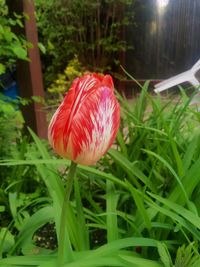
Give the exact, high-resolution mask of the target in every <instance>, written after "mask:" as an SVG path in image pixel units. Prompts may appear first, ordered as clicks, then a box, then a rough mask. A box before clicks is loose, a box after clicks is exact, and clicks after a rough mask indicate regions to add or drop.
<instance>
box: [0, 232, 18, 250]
mask: <svg viewBox="0 0 200 267" xmlns="http://www.w3.org/2000/svg"><path fill="white" fill-rule="evenodd" d="M14 243H15V241H14V236H13V235H12V234H11V232H10V231H9V230H8V228H5V227H3V228H1V231H0V250H1V253H2V252H8V251H9V250H10V249H11V247H12V246H13V245H14Z"/></svg>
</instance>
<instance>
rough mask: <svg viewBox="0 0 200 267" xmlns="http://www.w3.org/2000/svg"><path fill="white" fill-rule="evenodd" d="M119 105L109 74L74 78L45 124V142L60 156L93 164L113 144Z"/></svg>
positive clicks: (85, 163) (81, 162)
mask: <svg viewBox="0 0 200 267" xmlns="http://www.w3.org/2000/svg"><path fill="white" fill-rule="evenodd" d="M119 110H120V109H119V104H118V102H117V100H116V98H115V96H114V93H113V82H112V78H111V76H109V75H106V76H100V75H98V74H87V75H84V76H83V77H81V78H79V79H76V80H75V81H74V82H73V84H72V86H71V88H70V90H69V92H68V93H67V95H66V97H65V98H64V100H63V102H62V103H61V105H60V107H59V108H58V110H57V111H56V113H55V114H54V116H53V117H52V120H51V122H50V125H49V129H48V133H49V141H50V144H51V145H52V147H53V148H54V149H55V151H56V152H57V153H58V154H59V155H61V156H62V157H66V158H69V159H71V160H73V161H75V162H77V163H80V164H83V165H91V164H94V163H96V161H98V160H99V159H100V157H101V156H102V155H103V154H105V153H106V151H107V150H108V149H109V147H110V146H111V144H112V143H113V141H114V138H115V136H116V133H117V130H118V127H119V118H120V114H119V113H120V111H119Z"/></svg>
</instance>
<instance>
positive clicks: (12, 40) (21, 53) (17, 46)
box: [0, 0, 30, 74]
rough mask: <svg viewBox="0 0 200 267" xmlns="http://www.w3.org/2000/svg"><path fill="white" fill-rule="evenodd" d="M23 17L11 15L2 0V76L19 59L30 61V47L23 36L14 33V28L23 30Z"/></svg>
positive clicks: (0, 39) (0, 7)
mask: <svg viewBox="0 0 200 267" xmlns="http://www.w3.org/2000/svg"><path fill="white" fill-rule="evenodd" d="M23 18H24V16H23V15H19V14H16V13H15V14H13V18H12V17H11V16H10V14H9V10H8V6H7V5H6V1H5V0H0V74H2V73H4V72H5V71H6V68H11V67H13V64H15V62H16V60H17V59H22V60H28V57H27V48H28V47H30V43H28V42H27V41H26V40H25V38H24V37H23V36H20V35H18V34H16V33H14V31H13V27H16V26H17V27H21V28H23V23H22V19H23Z"/></svg>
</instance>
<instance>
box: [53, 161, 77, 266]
mask: <svg viewBox="0 0 200 267" xmlns="http://www.w3.org/2000/svg"><path fill="white" fill-rule="evenodd" d="M76 167H77V164H76V163H74V162H73V161H72V162H71V165H70V169H69V173H68V175H67V184H66V190H65V195H64V200H63V205H62V211H61V220H60V232H59V240H58V265H57V266H58V267H60V266H62V264H64V262H70V261H72V260H73V249H72V245H71V242H70V239H69V233H68V230H67V226H66V223H67V209H68V206H69V200H70V194H71V191H72V186H73V178H74V176H75V172H76Z"/></svg>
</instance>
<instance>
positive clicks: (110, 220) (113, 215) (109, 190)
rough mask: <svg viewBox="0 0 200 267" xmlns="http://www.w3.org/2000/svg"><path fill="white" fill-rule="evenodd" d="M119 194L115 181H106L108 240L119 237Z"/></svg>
mask: <svg viewBox="0 0 200 267" xmlns="http://www.w3.org/2000/svg"><path fill="white" fill-rule="evenodd" d="M118 198H119V196H118V194H117V193H116V190H115V187H114V184H113V182H111V181H109V180H107V181H106V213H107V216H106V226H107V227H106V228H107V242H108V243H109V242H111V241H114V240H117V239H118V237H119V236H118V234H119V230H118V222H117V203H118Z"/></svg>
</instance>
